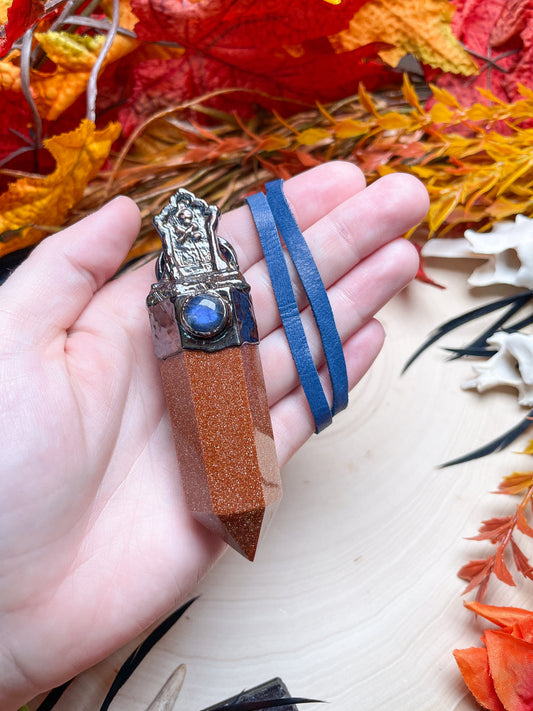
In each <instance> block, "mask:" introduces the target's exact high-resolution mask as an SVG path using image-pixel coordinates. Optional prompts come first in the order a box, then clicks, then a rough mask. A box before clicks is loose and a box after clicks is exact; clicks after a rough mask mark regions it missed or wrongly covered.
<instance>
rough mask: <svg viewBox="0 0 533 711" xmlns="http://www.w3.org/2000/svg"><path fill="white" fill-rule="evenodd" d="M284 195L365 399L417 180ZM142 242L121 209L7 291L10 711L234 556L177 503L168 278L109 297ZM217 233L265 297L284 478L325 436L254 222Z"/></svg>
mask: <svg viewBox="0 0 533 711" xmlns="http://www.w3.org/2000/svg"><path fill="white" fill-rule="evenodd" d="M285 192H286V195H287V197H288V199H289V201H290V203H291V206H292V208H293V211H294V213H295V215H296V217H297V219H298V221H299V224H300V227H301V228H302V230H304V231H305V235H306V239H307V241H308V244H309V246H310V248H311V251H312V253H313V256H314V258H315V260H316V262H317V265H318V267H319V269H320V272H321V274H322V277H323V280H324V283H325V284H326V286H327V287H328V291H329V296H330V300H331V303H332V307H333V311H334V313H335V317H336V322H337V326H338V330H339V333H340V335H341V338H342V340H343V343H344V351H345V356H346V363H347V370H348V378H349V384H350V387H353V385H355V383H356V382H357V381H358V380H359V379H360V378H361V377H362V375H363V374H364V373H365V372H366V370H367V369H368V368H369V366H370V365H371V363H372V361H373V359H374V358H375V356H376V355H377V353H378V351H379V349H380V347H381V344H382V340H383V332H382V329H381V326H380V325H379V323H378V322H377V321H375V320H374V319H373V315H374V313H376V311H378V310H379V309H380V308H381V307H382V306H383V305H384V304H385V302H386V301H387V300H388V299H390V298H391V297H392V296H393V295H394V294H395V293H396V292H397V291H398V290H399V289H401V288H402V287H403V286H404V285H405V284H406V283H407V282H408V281H409V280H410V279H411V278H412V277H413V276H414V274H415V272H416V268H417V265H418V259H417V255H416V252H415V250H414V248H413V247H412V245H410V244H409V243H408V242H407V241H406V240H404V239H394V238H395V237H396V236H397V235H399V234H401V233H403V232H404V231H406V230H407V229H408V228H409V227H411V226H412V225H413V224H415V223H416V222H418V221H419V220H420V219H422V217H423V215H424V213H425V211H426V209H427V195H426V194H425V190H424V188H423V187H422V185H421V184H420V183H418V182H417V181H416V180H415V179H413V178H411V177H410V176H406V175H405V176H401V175H395V176H388V177H386V178H382V179H381V180H379V181H377V182H376V183H374V184H373V185H371V186H370V187H368V188H364V179H363V176H362V174H361V172H360V171H359V170H358V169H357V168H355V167H354V166H353V165H350V164H348V163H330V164H326V165H322V166H320V167H318V168H315V169H313V170H311V171H309V172H307V173H305V174H302V175H300V176H297V177H295V178H293V179H292V180H289V181H288V182H287V183H286V186H285ZM138 228H139V214H138V210H137V208H136V206H135V204H134V203H133V202H132V201H131V200H129V199H127V198H119V199H117V200H115V201H113V202H111V203H109V204H108V205H106V206H105V207H104V208H102V209H101V210H99V211H98V212H97V213H95V214H93V215H91V216H90V217H88V218H86V219H85V220H82V221H81V222H79V223H77V224H76V225H73V226H72V227H70V228H68V229H66V230H65V231H63V232H61V233H59V234H57V235H54V236H51V237H49V238H47V239H46V240H45V241H44V242H43V243H42V244H41V245H39V246H38V247H37V248H36V249H35V250H34V252H33V253H32V254H31V255H30V257H29V258H28V259H27V261H26V262H25V263H24V264H22V265H21V266H20V267H19V268H18V269H17V270H16V271H15V272H14V273H13V275H12V276H11V277H10V278H9V279H8V280H7V282H6V283H5V284H4V285H3V286H2V287H0V441H1V442H2V443H3V447H2V465H1V471H0V494H1V495H0V707H1V708H2V709H4V710H5V711H9V709H12V708H13V709H14V708H16V707H17V706H18V705H21V704H22V703H23V702H24V701H27V700H28V699H29V698H31V697H32V696H34V695H36V694H37V693H39V692H41V691H43V690H46V689H49V688H51V687H53V686H55V685H58V684H60V683H62V682H64V681H66V680H67V679H69V678H71V677H72V676H74V675H75V674H77V673H78V672H80V671H81V670H83V669H85V668H87V667H88V666H90V665H92V664H94V663H96V662H97V661H99V660H100V659H102V658H104V657H105V656H107V655H108V654H110V653H111V652H112V651H113V650H114V649H116V648H117V647H119V646H121V645H122V644H124V643H125V642H126V641H128V640H129V639H131V638H133V637H134V636H135V635H137V634H138V633H139V632H140V631H142V630H143V629H144V628H146V627H147V626H148V625H150V624H151V623H152V622H154V621H155V620H156V619H157V618H158V617H160V616H161V615H162V614H164V613H165V612H167V611H168V610H169V609H170V608H172V607H173V606H175V605H176V604H177V603H178V601H179V600H180V599H181V598H182V597H183V596H184V595H185V594H186V593H187V592H189V591H190V590H191V589H192V588H193V587H194V585H195V584H196V583H197V581H198V579H199V578H200V577H201V576H202V575H203V574H204V573H205V572H206V570H207V569H208V568H209V566H210V565H211V564H212V563H213V561H214V560H215V559H216V557H217V556H218V555H219V554H220V553H221V552H222V550H223V548H224V545H223V544H222V543H221V541H220V540H219V539H218V538H217V537H215V536H214V535H213V534H211V533H209V532H208V531H207V530H205V529H204V528H203V527H202V526H200V525H199V524H198V523H196V522H195V521H194V519H193V518H192V517H191V516H190V515H189V513H188V511H187V508H186V506H185V503H184V500H183V495H182V492H181V490H180V485H179V475H178V472H177V463H176V457H175V452H174V446H173V442H172V437H171V432H170V424H169V419H168V414H167V412H166V407H165V402H164V398H163V391H162V386H161V381H160V376H159V370H158V364H157V360H156V358H155V356H154V354H153V350H152V342H151V336H150V329H149V324H148V316H147V313H146V308H145V297H146V295H147V293H148V291H149V288H150V284H151V282H152V281H153V280H154V278H153V263H151V264H149V265H146V266H144V267H142V268H140V269H138V270H135V271H130V272H128V273H125V274H123V275H121V276H120V277H119V278H118V279H115V280H112V281H109V280H110V279H111V277H112V276H113V274H114V272H115V271H116V270H117V268H118V267H119V266H120V264H121V262H122V261H123V259H124V257H125V256H126V254H127V252H128V250H129V247H130V246H131V244H132V242H133V240H134V239H135V237H136V235H137V232H138ZM218 231H219V234H220V235H221V236H222V237H224V238H226V239H227V240H228V241H229V242H230V243H231V244H232V245H233V246H234V248H235V250H236V252H237V256H238V259H239V265H240V268H241V270H242V271H243V273H244V274H245V277H246V279H247V281H248V282H249V284H250V285H251V288H252V297H253V301H254V306H255V312H256V315H257V320H258V327H259V332H260V337H261V338H262V341H261V346H260V348H261V355H262V362H263V368H264V373H265V382H266V387H267V393H268V399H269V403H270V408H271V416H272V422H273V429H274V436H275V441H276V446H277V451H278V456H279V460H280V464H281V465H283V464H284V463H286V462H287V460H288V459H289V458H290V456H291V455H292V454H293V453H294V452H295V451H296V450H297V449H298V448H299V447H300V446H301V445H302V444H303V443H304V442H305V440H306V439H307V438H308V437H309V436H310V434H311V433H312V432H313V429H314V424H313V420H312V417H311V414H310V412H309V410H308V407H307V403H306V401H305V397H304V395H303V393H302V390H301V388H300V387H299V386H298V376H297V373H296V370H295V367H294V364H293V361H292V359H291V357H290V353H289V349H288V346H287V343H286V340H285V337H284V334H283V331H282V329H281V327H280V319H279V313H278V311H277V308H276V304H275V300H274V297H273V294H272V290H271V286H270V282H269V278H268V274H267V271H266V268H265V266H264V262H263V261H262V259H261V257H262V254H261V247H260V244H259V240H258V238H257V235H256V232H255V228H254V225H253V220H252V217H251V215H250V213H249V211H248V208H246V207H243V208H240V209H238V210H235V211H233V212H231V213H228V214H225V215H224V216H223V217H222V218H221V220H220V225H219V230H218ZM307 311H308V310H307ZM309 318H310V314H309V313H304V315H303V319H304V322H305V320H306V319H309ZM311 350H312V351H313V352H314V353H319V351H320V349H319V342H318V340H317V341H316V342H315V341H312V342H311ZM324 378H325V382H327V376H325V375H324Z"/></svg>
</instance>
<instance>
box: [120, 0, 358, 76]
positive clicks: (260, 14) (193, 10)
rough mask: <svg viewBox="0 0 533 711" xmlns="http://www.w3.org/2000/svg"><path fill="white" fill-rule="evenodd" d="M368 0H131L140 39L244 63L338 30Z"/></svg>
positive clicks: (238, 63)
mask: <svg viewBox="0 0 533 711" xmlns="http://www.w3.org/2000/svg"><path fill="white" fill-rule="evenodd" d="M366 1H367V0H350V1H349V2H343V3H340V4H339V5H337V6H329V5H328V4H327V3H324V2H323V0H292V2H291V3H290V4H288V3H286V2H282V1H281V0H196V2H194V3H185V2H168V0H132V2H131V7H132V10H133V12H134V14H135V15H136V16H137V17H138V18H139V22H138V24H137V25H136V26H135V32H136V33H137V36H138V38H139V39H141V40H148V41H161V40H166V41H169V42H176V43H177V44H179V45H181V46H182V47H185V48H187V49H194V50H195V51H197V52H202V53H203V54H204V55H206V56H211V57H214V58H218V59H220V60H221V61H228V62H229V63H231V64H237V65H238V66H245V62H246V60H247V59H252V61H253V59H254V58H255V57H257V56H258V55H259V54H260V55H264V56H265V57H266V56H268V54H269V53H270V52H272V51H275V50H276V49H278V48H279V47H280V46H287V45H298V44H300V43H302V42H306V41H310V40H313V39H316V38H319V37H326V36H328V35H332V34H335V33H336V32H339V31H340V30H341V29H342V28H343V27H345V26H347V25H348V23H349V21H350V20H351V18H352V16H353V14H354V12H355V11H356V10H357V9H358V8H359V7H361V5H363V4H364V3H365V2H366Z"/></svg>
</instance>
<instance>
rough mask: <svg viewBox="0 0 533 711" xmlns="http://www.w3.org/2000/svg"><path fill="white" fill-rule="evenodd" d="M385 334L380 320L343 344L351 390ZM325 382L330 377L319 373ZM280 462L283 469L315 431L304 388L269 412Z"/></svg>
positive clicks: (324, 372)
mask: <svg viewBox="0 0 533 711" xmlns="http://www.w3.org/2000/svg"><path fill="white" fill-rule="evenodd" d="M384 338H385V334H384V331H383V328H382V326H381V324H380V323H379V322H378V321H374V320H372V321H369V322H368V323H367V324H365V325H364V326H363V328H361V329H360V330H359V331H358V332H357V333H356V334H355V335H353V336H352V337H351V338H350V339H348V341H346V343H345V344H344V352H345V355H346V367H347V371H348V386H349V388H350V389H352V388H353V387H354V386H355V385H356V384H357V383H358V382H359V380H361V378H362V377H363V375H364V374H365V373H366V371H367V370H368V369H369V368H370V366H371V365H372V363H373V362H374V360H375V358H376V356H377V355H378V353H379V351H380V350H381V346H382V345H383V340H384ZM319 375H320V379H321V380H322V382H323V383H325V382H326V381H327V378H328V375H327V371H326V369H325V368H321V369H320V371H319ZM270 414H271V417H272V427H273V430H274V441H275V442H276V449H277V453H278V459H279V462H280V465H281V466H284V465H285V464H286V463H287V462H288V461H289V459H290V458H291V457H292V455H293V454H294V453H295V452H296V451H297V450H298V449H299V448H300V447H301V446H302V445H303V444H304V442H305V441H306V440H307V439H308V438H309V437H310V436H311V435H312V434H313V432H314V431H315V421H314V420H313V417H312V415H311V411H310V410H309V407H308V405H307V400H306V399H305V395H304V393H303V390H302V388H301V387H298V388H296V389H295V390H293V391H292V392H290V393H289V394H288V395H287V396H286V397H284V398H283V399H282V400H280V401H279V402H278V403H276V405H274V406H273V407H272V408H271V409H270Z"/></svg>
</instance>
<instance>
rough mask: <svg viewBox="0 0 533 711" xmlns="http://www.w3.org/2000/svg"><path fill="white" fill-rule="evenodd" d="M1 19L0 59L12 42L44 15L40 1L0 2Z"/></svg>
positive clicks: (18, 0) (15, 0) (16, 0)
mask: <svg viewBox="0 0 533 711" xmlns="http://www.w3.org/2000/svg"><path fill="white" fill-rule="evenodd" d="M0 7H1V9H2V11H3V12H2V14H3V17H2V18H0V19H2V21H3V25H2V27H0V57H3V56H4V55H6V54H7V53H8V52H9V50H10V49H11V47H12V46H13V42H15V41H16V40H18V39H19V37H21V36H22V35H23V34H24V32H26V30H27V29H28V28H30V27H31V26H32V25H34V24H35V23H36V22H37V20H38V19H39V18H40V17H41V16H42V15H44V14H45V8H44V3H43V2H42V0H13V2H9V3H8V2H5V0H3V1H2V4H1V6H0Z"/></svg>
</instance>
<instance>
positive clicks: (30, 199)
mask: <svg viewBox="0 0 533 711" xmlns="http://www.w3.org/2000/svg"><path fill="white" fill-rule="evenodd" d="M119 134H120V125H119V124H117V123H112V124H109V125H108V126H107V127H106V128H105V129H103V130H101V131H99V130H96V128H95V126H94V124H93V123H92V122H91V121H88V120H87V119H83V120H82V122H81V123H80V125H79V126H78V128H77V129H76V130H74V131H71V132H70V133H63V134H61V135H59V136H53V137H52V138H49V139H48V140H46V141H45V148H46V149H47V150H48V151H50V153H51V154H52V156H53V157H54V158H55V160H56V162H57V167H56V169H55V171H54V172H53V173H51V174H50V175H48V176H46V177H42V178H41V177H39V178H34V177H27V178H20V179H19V180H17V181H15V182H14V183H11V184H10V185H9V187H8V189H7V191H6V192H5V193H3V194H2V195H0V256H3V255H4V254H9V253H10V252H13V251H14V250H16V249H21V248H22V247H26V246H28V245H31V244H35V242H37V241H39V239H40V238H41V236H42V230H40V229H38V228H35V227H34V226H36V225H37V226H38V225H61V223H62V222H63V220H64V218H65V216H66V214H67V213H68V211H69V210H70V209H71V208H72V207H73V206H74V205H75V204H76V202H77V201H78V200H79V199H80V198H81V196H82V195H83V191H84V189H85V186H86V185H87V183H88V182H89V180H91V179H92V178H93V177H94V176H95V175H96V174H97V173H98V171H99V170H100V168H101V166H102V164H103V163H104V161H105V160H106V158H107V156H108V155H109V151H110V149H111V145H112V143H113V142H114V141H115V140H116V139H117V138H118V136H119Z"/></svg>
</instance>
